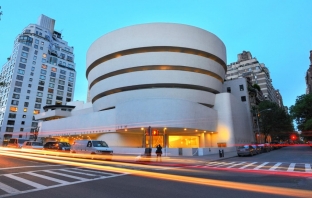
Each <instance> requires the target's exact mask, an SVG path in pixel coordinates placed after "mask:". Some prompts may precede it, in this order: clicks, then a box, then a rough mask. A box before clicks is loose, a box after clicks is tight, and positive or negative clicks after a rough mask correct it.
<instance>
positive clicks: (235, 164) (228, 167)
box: [226, 162, 246, 168]
mask: <svg viewBox="0 0 312 198" xmlns="http://www.w3.org/2000/svg"><path fill="white" fill-rule="evenodd" d="M244 163H246V162H241V163H238V164H233V165H232V166H228V167H226V168H232V167H234V166H238V165H242V164H244Z"/></svg>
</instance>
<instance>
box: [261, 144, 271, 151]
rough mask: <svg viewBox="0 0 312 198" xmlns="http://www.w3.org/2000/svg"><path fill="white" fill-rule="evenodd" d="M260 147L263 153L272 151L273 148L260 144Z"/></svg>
mask: <svg viewBox="0 0 312 198" xmlns="http://www.w3.org/2000/svg"><path fill="white" fill-rule="evenodd" d="M258 146H259V147H260V148H261V151H262V153H264V152H270V151H271V146H270V145H268V144H267V143H264V144H258Z"/></svg>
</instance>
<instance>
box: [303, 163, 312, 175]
mask: <svg viewBox="0 0 312 198" xmlns="http://www.w3.org/2000/svg"><path fill="white" fill-rule="evenodd" d="M305 172H308V173H312V170H311V165H310V164H305Z"/></svg>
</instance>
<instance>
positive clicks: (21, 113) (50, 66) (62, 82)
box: [0, 15, 76, 145]
mask: <svg viewBox="0 0 312 198" xmlns="http://www.w3.org/2000/svg"><path fill="white" fill-rule="evenodd" d="M54 25H55V20H54V19H51V18H49V17H47V16H44V15H41V16H40V17H39V19H38V23H37V24H30V25H28V26H27V27H26V28H24V29H23V31H22V32H21V33H20V34H19V35H18V36H17V37H16V39H15V41H14V47H13V52H12V55H11V56H10V57H9V58H8V61H7V62H6V63H5V64H4V65H3V66H2V70H1V75H0V82H3V83H5V85H4V86H2V87H1V88H0V126H1V131H0V145H1V143H2V142H3V141H4V142H5V141H6V140H8V139H9V138H11V137H13V136H14V137H19V138H32V137H33V135H34V132H35V131H38V122H37V121H36V120H35V119H34V115H36V114H39V113H40V112H43V107H44V106H45V105H62V104H66V102H70V101H72V99H73V96H74V92H73V91H74V87H75V77H76V71H75V63H74V53H73V50H74V48H73V47H70V46H68V43H67V42H66V41H64V40H63V39H62V34H61V33H60V32H57V31H55V30H54Z"/></svg>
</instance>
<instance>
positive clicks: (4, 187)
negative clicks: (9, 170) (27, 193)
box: [0, 182, 20, 194]
mask: <svg viewBox="0 0 312 198" xmlns="http://www.w3.org/2000/svg"><path fill="white" fill-rule="evenodd" d="M0 189H1V190H3V191H5V192H7V193H10V194H12V193H18V192H20V191H19V190H17V189H15V188H12V187H11V186H8V185H6V184H4V183H1V182H0Z"/></svg>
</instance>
